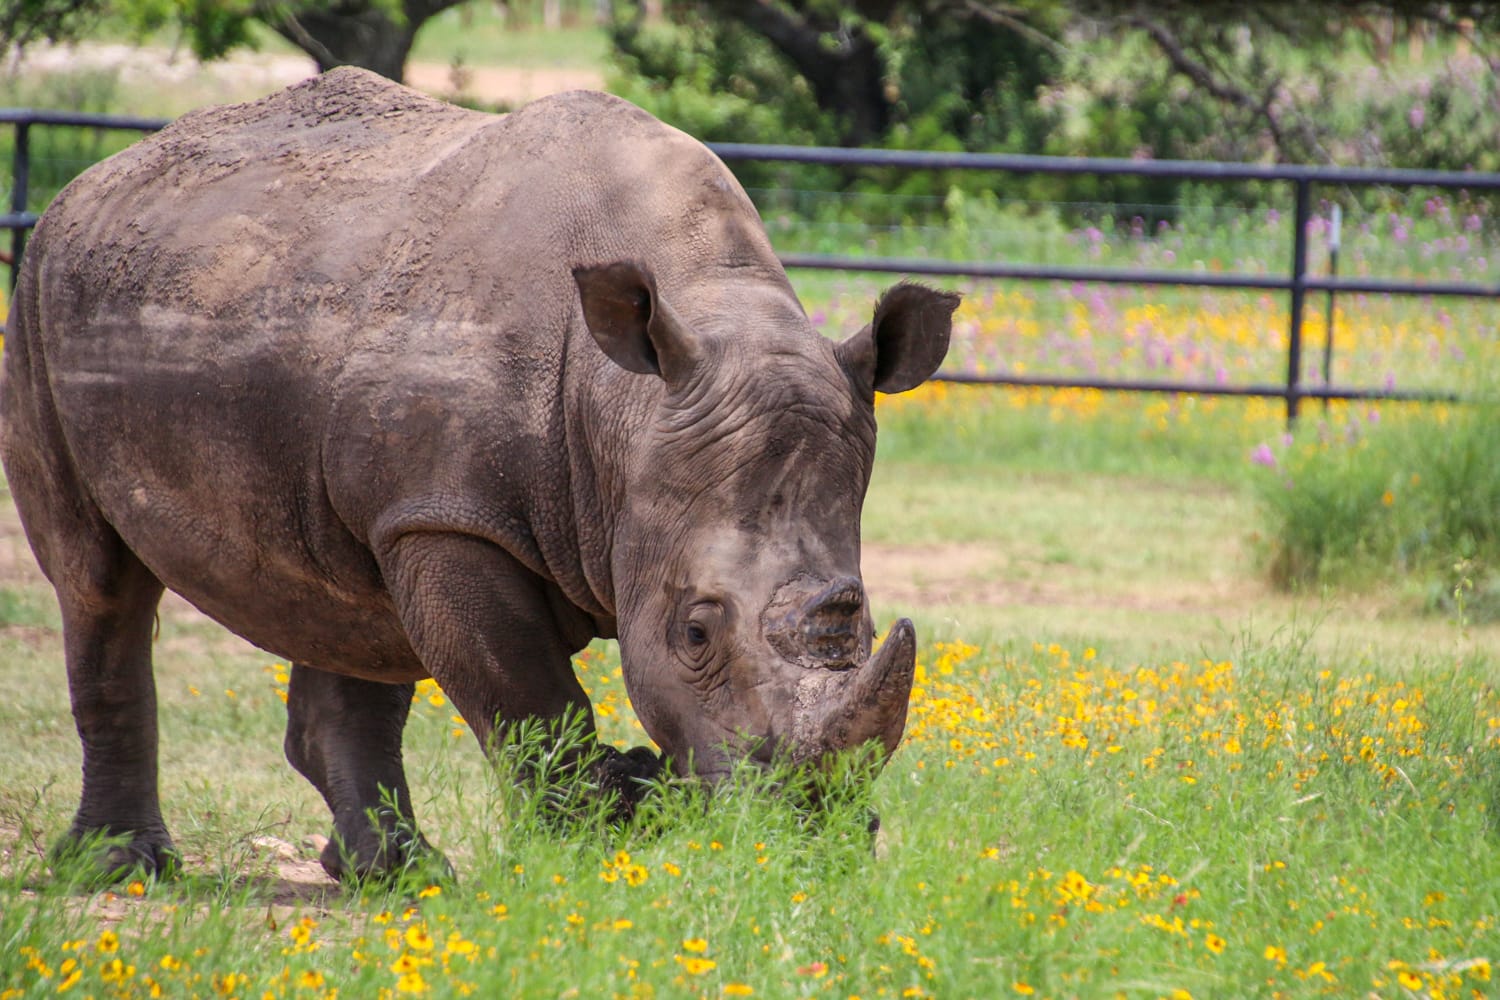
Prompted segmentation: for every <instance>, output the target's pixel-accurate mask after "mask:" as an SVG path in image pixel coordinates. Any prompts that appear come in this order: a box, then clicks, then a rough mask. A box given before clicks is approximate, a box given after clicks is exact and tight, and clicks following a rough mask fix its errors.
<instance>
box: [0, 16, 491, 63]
mask: <svg viewBox="0 0 1500 1000" xmlns="http://www.w3.org/2000/svg"><path fill="white" fill-rule="evenodd" d="M463 2H465V0H243V2H228V3H226V2H223V0H0V45H4V46H8V45H12V44H16V45H24V44H26V43H27V42H31V41H35V40H37V39H42V38H46V39H49V40H52V41H62V40H68V39H73V38H77V37H78V36H79V35H80V34H82V33H83V32H85V31H87V30H88V29H89V28H90V27H91V26H93V25H94V24H96V23H97V22H98V21H99V20H101V19H102V18H105V17H114V18H118V19H121V20H123V21H124V22H126V23H127V24H130V25H132V26H133V27H134V28H136V29H138V30H140V31H143V32H145V31H154V30H158V29H160V28H163V27H168V26H175V27H176V28H177V29H178V30H180V31H181V32H182V34H183V36H184V37H185V38H186V39H187V41H188V42H189V43H190V44H191V46H192V49H193V52H194V54H195V55H197V56H198V57H199V58H201V59H213V58H217V57H219V56H222V55H223V54H225V53H226V52H228V51H229V50H231V49H233V48H236V47H238V46H242V45H247V44H249V43H250V42H251V34H250V30H249V28H250V23H251V22H252V21H259V22H261V23H262V24H265V25H266V26H267V27H269V28H271V29H272V30H273V31H275V32H276V33H277V34H279V35H281V36H282V37H283V38H285V39H287V41H289V42H291V43H292V44H293V45H295V46H297V47H298V48H300V49H301V50H302V51H304V52H306V53H307V54H308V55H309V56H311V57H312V59H313V61H314V62H316V63H317V65H318V69H319V70H328V69H332V68H333V67H335V66H362V67H364V68H365V69H368V70H372V71H374V72H376V73H379V74H380V75H381V76H386V77H389V78H390V79H392V80H396V81H401V80H402V79H403V78H404V75H405V69H406V59H407V56H408V55H409V54H410V52H411V46H412V41H413V40H414V39H415V38H416V35H417V31H418V30H419V29H420V28H421V27H422V25H423V23H425V22H426V21H427V20H428V19H430V18H432V17H434V16H435V15H437V14H439V13H441V12H442V11H444V10H447V9H448V8H449V7H455V6H458V5H459V4H460V3H463Z"/></svg>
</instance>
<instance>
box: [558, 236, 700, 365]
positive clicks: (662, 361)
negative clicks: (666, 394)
mask: <svg viewBox="0 0 1500 1000" xmlns="http://www.w3.org/2000/svg"><path fill="white" fill-rule="evenodd" d="M573 280H574V282H576V283H577V285H578V297H579V300H580V301H581V302H582V303H583V321H584V323H585V324H586V325H587V326H588V328H589V333H590V334H592V335H593V338H594V340H595V341H596V342H597V343H598V344H599V347H600V349H601V350H603V351H604V353H605V354H606V355H608V356H609V358H610V359H611V360H612V361H614V363H615V364H617V365H619V366H620V367H621V368H624V369H625V370H626V371H632V372H636V373H637V374H640V375H660V376H661V377H663V378H665V379H666V380H667V381H668V382H674V381H676V380H677V379H679V378H681V377H683V376H685V375H686V374H687V373H688V372H689V371H691V370H692V368H693V367H694V365H695V364H696V363H697V360H698V358H699V357H700V356H701V353H702V351H701V347H700V344H699V340H698V335H697V334H696V332H694V330H693V329H692V328H691V327H689V326H688V325H687V324H686V323H683V322H682V320H681V319H679V318H678V316H677V314H676V313H675V312H673V311H672V307H671V306H669V305H668V304H667V303H666V301H665V300H663V299H662V297H661V296H660V295H659V294H658V293H657V290H656V278H655V277H654V276H653V275H652V274H651V271H650V270H649V269H648V268H646V267H645V266H644V265H642V264H637V263H635V262H634V261H617V262H615V263H612V264H600V265H597V266H592V267H575V268H574V269H573Z"/></svg>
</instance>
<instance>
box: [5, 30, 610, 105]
mask: <svg viewBox="0 0 1500 1000" xmlns="http://www.w3.org/2000/svg"><path fill="white" fill-rule="evenodd" d="M78 70H99V71H107V72H113V73H115V74H116V75H117V78H118V80H119V86H120V90H121V92H122V93H123V94H127V95H128V94H130V93H132V92H140V91H141V90H142V89H143V88H149V89H150V90H152V91H157V92H162V93H164V94H167V95H169V96H168V97H167V98H166V100H168V102H169V106H170V107H171V109H172V110H171V113H172V114H180V113H182V112H184V111H187V110H190V109H191V108H194V107H201V106H204V105H208V104H225V103H231V102H234V101H245V100H253V99H255V98H257V97H262V96H264V95H266V94H269V93H271V92H273V91H276V90H279V89H281V88H282V87H286V86H290V85H291V84H294V83H297V82H298V81H300V80H305V79H306V78H307V77H309V76H312V75H313V74H314V73H315V72H316V71H317V68H316V67H315V66H314V65H313V63H312V61H311V60H310V59H307V58H305V57H302V56H293V55H275V54H269V53H263V52H235V53H233V54H232V55H230V56H229V57H227V58H225V59H219V60H215V61H213V62H208V63H203V62H199V61H198V60H197V59H195V58H193V56H192V55H191V54H189V53H187V52H182V51H174V50H172V49H165V48H157V47H138V46H131V45H123V44H117V43H105V42H84V43H79V44H77V45H45V44H40V45H34V46H30V47H28V48H27V49H26V50H25V52H24V53H23V54H22V55H21V56H20V57H19V58H17V57H15V56H14V55H12V56H11V57H10V58H8V59H7V60H6V62H5V72H6V73H8V74H19V75H25V76H45V75H49V74H61V73H65V72H77V71H78ZM406 75H407V83H408V84H410V85H411V86H413V87H416V88H417V89H418V90H423V91H426V92H427V93H429V94H432V95H434V96H436V97H443V98H450V99H451V98H454V97H464V98H467V99H472V100H477V101H481V102H483V103H486V104H507V105H512V106H515V105H519V104H524V103H525V102H527V101H531V100H535V99H536V98H538V97H544V96H546V95H547V94H553V93H557V92H558V91H562V90H573V89H578V88H585V89H594V90H597V89H599V88H601V87H603V86H604V77H603V74H601V73H600V72H598V71H597V70H592V69H580V68H558V67H507V66H470V67H464V68H462V69H461V70H457V71H455V69H454V68H453V67H451V66H445V65H442V64H441V63H421V62H414V63H409V64H408V65H407V73H406Z"/></svg>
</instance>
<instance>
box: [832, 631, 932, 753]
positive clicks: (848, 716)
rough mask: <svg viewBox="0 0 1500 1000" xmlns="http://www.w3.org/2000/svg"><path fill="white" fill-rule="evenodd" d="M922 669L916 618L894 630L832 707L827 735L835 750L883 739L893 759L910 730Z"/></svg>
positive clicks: (881, 741)
mask: <svg viewBox="0 0 1500 1000" xmlns="http://www.w3.org/2000/svg"><path fill="white" fill-rule="evenodd" d="M916 668H917V634H916V630H915V629H913V628H912V624H911V620H910V619H907V618H902V619H901V620H900V621H898V622H896V624H895V625H892V626H891V630H890V632H888V633H887V634H886V637H885V642H884V643H882V644H881V647H880V649H878V650H876V652H875V654H874V655H873V656H871V657H870V659H869V661H868V662H866V663H865V664H864V666H862V667H860V668H859V669H858V670H857V671H856V672H855V675H854V678H853V684H852V685H851V686H850V687H849V688H847V689H846V691H845V692H844V697H842V698H840V699H839V704H838V705H837V706H836V707H835V708H834V709H833V711H832V713H831V717H830V718H829V719H828V722H827V729H826V732H827V734H828V740H829V743H830V745H831V746H833V747H837V748H841V749H846V748H851V747H856V746H860V745H861V744H863V743H865V742H867V741H869V740H879V741H880V744H881V746H883V747H884V748H885V755H886V756H887V757H889V756H890V755H891V754H892V753H894V752H895V750H896V746H897V744H899V743H900V742H901V734H902V733H903V732H904V731H905V730H906V709H907V705H908V703H909V702H910V700H911V685H912V677H913V675H914V674H915V673H916Z"/></svg>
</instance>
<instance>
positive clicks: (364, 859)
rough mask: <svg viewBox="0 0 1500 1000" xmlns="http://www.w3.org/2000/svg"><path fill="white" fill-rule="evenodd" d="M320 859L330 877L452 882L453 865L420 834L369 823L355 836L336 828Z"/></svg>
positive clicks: (353, 880)
mask: <svg viewBox="0 0 1500 1000" xmlns="http://www.w3.org/2000/svg"><path fill="white" fill-rule="evenodd" d="M318 861H319V862H320V863H321V864H322V865H323V870H324V871H325V872H327V873H328V875H329V877H330V878H333V879H336V880H338V881H340V882H348V883H354V884H365V883H397V882H403V881H410V882H412V883H417V882H420V883H422V884H423V885H431V884H434V883H438V882H452V881H454V880H455V878H456V876H455V874H454V871H453V865H452V864H450V863H449V861H448V859H447V858H446V857H445V856H444V855H443V853H442V852H441V851H439V850H438V849H437V848H435V847H433V846H432V845H431V844H429V843H428V842H427V838H426V837H423V836H422V835H421V834H420V833H409V832H407V831H406V830H404V829H400V828H397V829H395V830H392V829H390V828H389V827H385V828H381V827H377V826H376V825H375V824H369V825H368V826H366V827H365V828H364V829H363V830H361V831H360V832H358V833H354V834H352V835H348V836H346V835H343V834H340V833H339V832H338V831H337V830H335V832H334V835H333V837H332V838H331V839H329V841H328V843H326V844H324V845H323V850H322V851H321V852H319V855H318Z"/></svg>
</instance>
